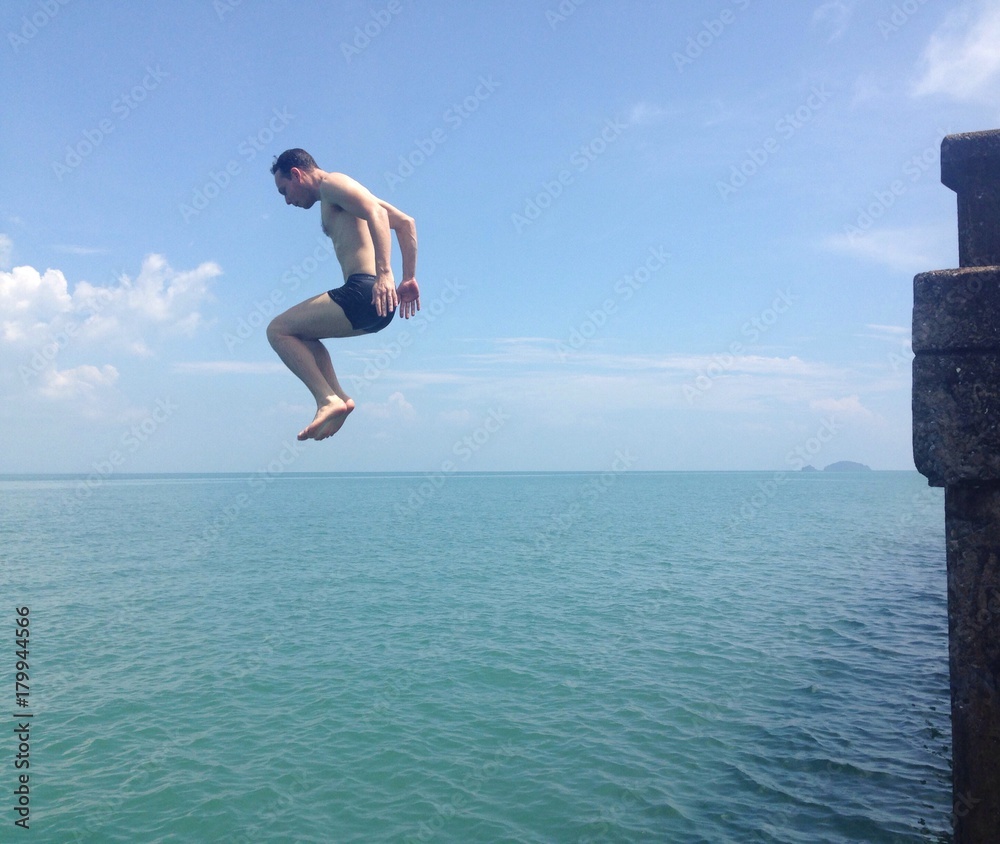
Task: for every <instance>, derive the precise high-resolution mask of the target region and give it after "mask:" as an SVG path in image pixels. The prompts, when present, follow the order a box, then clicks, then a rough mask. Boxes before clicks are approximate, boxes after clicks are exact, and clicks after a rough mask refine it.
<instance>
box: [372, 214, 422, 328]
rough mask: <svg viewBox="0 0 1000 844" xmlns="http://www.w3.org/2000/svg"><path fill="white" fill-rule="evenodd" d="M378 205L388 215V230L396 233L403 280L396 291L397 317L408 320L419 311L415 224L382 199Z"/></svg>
mask: <svg viewBox="0 0 1000 844" xmlns="http://www.w3.org/2000/svg"><path fill="white" fill-rule="evenodd" d="M379 204H380V205H381V206H382V207H383V208H384V209H385V212H386V214H388V215H389V228H390V229H392V230H393V231H394V232H396V240H397V241H398V242H399V251H400V252H401V253H402V256H403V280H402V281H401V282H400V284H399V287H398V288H397V289H396V294H397V295H398V297H399V315H400V316H401V317H403V318H404V319H409V318H410V317H411V316H413V315H414V314H415V313H416V312H417V311H419V310H420V288H419V287H417V224H416V222H415V221H414V219H413V217H410V216H409V215H407V214H404V213H403V212H402V211H400V210H399V209H398V208H394V207H393V206H392V205H390V204H389V203H388V202H386V201H385V200H384V199H380V200H379Z"/></svg>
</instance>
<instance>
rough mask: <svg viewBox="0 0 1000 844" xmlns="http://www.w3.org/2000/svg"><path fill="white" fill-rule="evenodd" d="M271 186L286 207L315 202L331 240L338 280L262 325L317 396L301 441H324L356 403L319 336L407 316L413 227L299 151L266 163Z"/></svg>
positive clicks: (368, 330)
mask: <svg viewBox="0 0 1000 844" xmlns="http://www.w3.org/2000/svg"><path fill="white" fill-rule="evenodd" d="M271 173H273V174H274V184H275V185H276V186H277V188H278V193H280V194H281V195H282V196H283V197H284V198H285V203H286V204H287V205H296V206H298V207H299V208H312V207H313V205H315V204H316V203H317V202H319V203H320V216H321V218H322V223H323V231H324V232H326V234H327V235H328V236H329V238H330V240H332V241H333V248H334V251H335V252H336V254H337V260H338V261H339V262H340V266H341V269H342V270H343V272H344V279H345V281H344V284H343V286H342V287H337V288H334V289H333V290H331V291H329V292H328V293H323V294H321V295H319V296H316V297H315V298H312V299H307V300H306V301H305V302H302V303H301V304H298V305H296V306H295V307H293V308H289V309H288V310H287V311H285V312H284V313H283V314H280V315H278V316H276V317H275V318H274V319H273V320H272V321H271V324H270V325H268V327H267V339H268V340H269V341H270V343H271V346H272V347H273V348H274V350H275V351H276V352H277V353H278V357H280V358H281V360H282V361H283V362H284V364H285V366H287V367H288V368H289V369H290V370H292V372H293V373H295V375H297V376H298V377H299V378H300V379H301V381H302V383H304V384H305V385H306V386H307V387H308V388H309V392H311V393H312V394H313V398H315V399H316V416H315V417H314V418H313V421H312V422H310V423H309V425H308V426H306V428H304V429H303V430H302V431H301V432H300V433H299V439H300V440H308V439H314V440H325V439H326V438H327V437H330V436H333V434H335V433H337V431H339V430H340V428H341V426H342V425H343V424H344V421H345V420H346V419H347V414H349V413H350V412H351V411H352V410H354V401H353V400H352V399H351V397H350V396H348V395H347V393H345V392H344V388H343V387H341V386H340V382H339V381H337V376H336V374H335V373H334V371H333V363H332V362H331V361H330V353H329V352H328V351H327V350H326V347H325V346H324V345H323V344H322V343H321V342H320V340H322V339H324V338H327V337H356V336H357V335H359V334H374V333H375V332H376V331H381V330H382V329H383V328H385V327H386V326H387V325H388V324H389V323H390V322H392V318H393V316H395V313H396V309H397V307H398V308H399V313H400V315H401V316H403V317H405V318H406V319H409V318H410V317H411V316H413V315H414V314H415V313H416V312H417V311H419V310H420V290H419V288H418V287H417V279H416V278H415V275H416V269H417V227H416V225H415V224H414V222H413V218H412V217H408V216H407V215H406V214H404V213H403V212H402V211H400V210H399V209H397V208H393V207H392V206H391V205H390V204H389V203H388V202H385V201H383V200H381V199H378V198H377V197H375V196H373V195H372V193H371V192H370V191H369V190H368V189H367V188H365V187H364V186H363V185H361V184H359V183H358V182H356V181H355V180H354V179H352V178H350V177H349V176H345V175H344V174H343V173H327V172H325V171H323V170H320V169H319V167H318V166H316V162H315V160H314V159H313V157H312V156H311V155H310V154H309V153H308V152H306V151H305V150H304V149H290V150H286V151H285V152H283V153H282V154H281V155H279V156H278V157H277V158H276V159H275V160H274V164H273V165H272V166H271ZM390 230H392V231H394V232H396V240H397V241H398V242H399V251H400V252H401V253H402V257H403V281H402V283H401V284H400V285H399V287H396V286H395V283H394V280H393V277H392V268H391V266H390V259H391V253H392V236H391V235H390V234H389V232H390Z"/></svg>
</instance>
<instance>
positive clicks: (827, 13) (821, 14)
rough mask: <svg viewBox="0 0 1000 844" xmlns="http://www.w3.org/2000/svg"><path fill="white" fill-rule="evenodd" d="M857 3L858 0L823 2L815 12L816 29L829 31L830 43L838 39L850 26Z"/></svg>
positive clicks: (814, 22) (814, 25) (813, 23)
mask: <svg viewBox="0 0 1000 844" xmlns="http://www.w3.org/2000/svg"><path fill="white" fill-rule="evenodd" d="M856 5H857V0H830V2H826V3H821V4H820V5H819V6H818V7H817V8H816V11H814V12H813V17H812V25H813V27H814V28H815V29H822V30H824V31H826V32H827V33H828V35H827V42H828V43H830V42H833V41H837V40H839V39H840V38H842V37H843V35H844V34H845V33H846V32H847V30H848V29H849V28H850V26H851V18H852V17H853V16H854V7H855V6H856Z"/></svg>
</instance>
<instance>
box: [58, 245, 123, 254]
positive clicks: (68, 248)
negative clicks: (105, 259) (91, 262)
mask: <svg viewBox="0 0 1000 844" xmlns="http://www.w3.org/2000/svg"><path fill="white" fill-rule="evenodd" d="M52 248H53V249H55V250H56V251H57V252H65V253H66V254H68V255H107V254H108V253H109V252H110V251H111V250H110V249H105V248H103V247H99V246H77V245H75V244H72V243H57V244H56V245H55V246H53V247H52Z"/></svg>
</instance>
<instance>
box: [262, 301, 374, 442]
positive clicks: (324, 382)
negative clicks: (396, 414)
mask: <svg viewBox="0 0 1000 844" xmlns="http://www.w3.org/2000/svg"><path fill="white" fill-rule="evenodd" d="M363 333H364V332H363V331H355V330H354V328H353V327H352V326H351V323H350V320H348V319H347V317H346V316H345V314H344V311H343V309H342V308H341V307H340V305H338V304H337V303H336V302H334V301H333V300H332V299H331V298H330V297H329V295H328V294H326V293H323V294H321V295H319V296H316V297H315V298H313V299H308V300H306V301H305V302H302V303H301V304H298V305H295V307H293V308H289V309H288V310H287V311H285V312H284V313H283V314H279V315H278V316H276V317H275V318H274V319H273V320H272V321H271V324H270V325H268V327H267V339H268V340H269V341H270V343H271V346H272V348H273V349H274V350H275V351H276V352H277V353H278V357H280V358H281V360H282V361H283V362H284V364H285V366H287V367H288V368H289V369H290V370H291V371H292V372H293V373H294V374H295V375H296V376H298V378H299V380H301V381H302V383H303V384H305V385H306V387H308V388H309V392H311V393H312V394H313V398H314V399H316V416H315V417H314V418H313V421H312V422H310V423H309V425H308V426H307V427H306V428H305V429H304V430H302V431H301V432H300V433H299V439H300V440H306V439H316V440H324V439H326V438H327V437H330V436H332V435H333V434H335V433H337V431H339V430H340V427H341V426H342V425H343V424H344V421H345V420H346V419H347V415H348V414H349V413H350V412H351V411H352V410H354V402H353V401H352V400H351V398H350V396H348V395H347V394H346V393H345V392H344V389H343V387H341V385H340V383H339V382H338V381H337V376H336V373H335V372H334V371H333V363H332V362H331V361H330V355H329V353H328V352H327V351H326V347H325V346H323V344H322V343H320V342H319V341H320V338H323V337H353V336H356V335H358V334H363Z"/></svg>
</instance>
